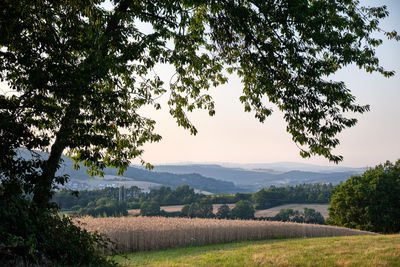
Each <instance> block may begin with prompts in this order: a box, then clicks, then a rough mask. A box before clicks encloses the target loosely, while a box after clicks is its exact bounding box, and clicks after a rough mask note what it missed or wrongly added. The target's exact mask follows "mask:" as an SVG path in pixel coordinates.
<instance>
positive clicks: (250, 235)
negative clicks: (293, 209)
mask: <svg viewBox="0 0 400 267" xmlns="http://www.w3.org/2000/svg"><path fill="white" fill-rule="evenodd" d="M77 221H79V223H80V224H81V225H82V227H84V228H85V229H87V230H88V231H91V232H94V231H97V232H99V233H102V234H104V235H106V236H108V237H109V238H110V239H111V240H113V241H114V242H115V243H116V244H117V251H119V252H124V253H129V252H134V251H143V250H159V249H166V248H173V247H184V246H189V245H199V244H214V243H221V242H231V241H242V240H256V239H268V238H296V237H327V236H344V235H374V233H370V232H365V231H358V230H351V229H347V228H342V227H333V226H322V225H311V224H297V223H283V222H269V221H254V220H216V219H189V218H164V217H121V218H111V217H108V218H92V217H84V218H80V219H77ZM77 221H76V223H78V222H77Z"/></svg>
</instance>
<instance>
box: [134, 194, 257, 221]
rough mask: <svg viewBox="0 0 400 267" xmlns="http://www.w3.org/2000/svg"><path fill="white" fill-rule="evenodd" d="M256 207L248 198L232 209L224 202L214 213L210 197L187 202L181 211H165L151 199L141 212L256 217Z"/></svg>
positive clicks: (203, 216) (175, 215)
mask: <svg viewBox="0 0 400 267" xmlns="http://www.w3.org/2000/svg"><path fill="white" fill-rule="evenodd" d="M254 213H255V209H254V206H253V203H251V202H250V201H248V200H240V201H239V202H237V203H236V204H235V207H234V208H232V209H230V208H229V206H228V205H226V204H223V205H221V206H220V207H219V209H218V211H217V213H216V214H214V213H213V205H212V203H211V201H210V199H209V198H202V199H200V200H199V201H196V202H193V203H190V204H186V205H184V206H183V207H182V210H181V211H180V212H165V211H163V210H160V205H159V204H158V203H157V202H155V201H153V200H151V201H145V202H143V203H142V205H141V206H140V214H141V215H143V216H174V217H189V218H218V219H254Z"/></svg>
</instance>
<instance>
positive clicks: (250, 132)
mask: <svg viewBox="0 0 400 267" xmlns="http://www.w3.org/2000/svg"><path fill="white" fill-rule="evenodd" d="M361 3H362V4H363V5H367V6H368V5H371V6H374V5H377V4H378V5H387V6H388V11H389V12H390V15H389V17H388V18H386V19H385V20H384V21H382V23H381V27H382V28H384V29H386V30H388V31H391V30H393V29H396V30H397V31H398V32H400V16H399V14H400V1H397V0H381V1H372V0H362V1H361ZM377 55H378V57H379V59H380V62H381V65H382V66H384V67H385V68H386V69H388V70H394V71H395V72H396V74H395V76H394V77H391V78H384V77H383V76H381V75H378V74H368V73H366V72H365V71H362V70H359V69H358V68H357V67H354V66H349V67H347V68H345V69H342V70H340V71H339V72H338V73H337V74H336V75H335V76H334V77H333V78H334V79H335V80H342V81H344V82H345V83H346V85H347V86H348V88H350V90H351V92H352V93H353V94H354V95H355V96H356V99H357V103H359V104H370V106H371V111H370V112H367V113H365V114H362V115H356V116H355V117H356V118H358V119H359V122H358V124H357V125H356V126H354V127H352V128H347V129H345V130H344V131H343V132H342V133H341V134H340V135H339V136H338V137H339V139H340V142H341V144H340V145H339V147H338V148H337V149H335V150H334V153H336V154H339V155H342V156H343V157H344V160H343V162H341V163H339V166H346V167H365V166H368V167H373V166H375V165H376V164H379V163H382V162H385V161H386V160H390V161H392V162H393V161H395V160H397V159H400V42H396V41H393V40H385V39H384V43H383V45H382V46H380V47H379V48H378V49H377ZM155 71H156V72H157V73H158V74H159V75H160V76H161V77H162V78H163V79H164V80H165V81H169V79H170V77H171V75H172V73H173V71H172V69H171V68H170V67H168V66H165V65H163V66H161V65H160V66H157V68H156V69H155ZM0 87H2V88H3V89H4V87H5V85H4V83H3V84H2V85H1V84H0ZM241 88H242V85H241V82H240V79H239V78H238V77H236V76H234V75H232V76H229V82H228V83H227V84H225V85H222V86H219V87H217V88H213V89H211V90H210V92H209V93H210V94H211V95H212V96H213V99H214V101H215V105H216V115H215V116H213V117H210V116H209V115H208V113H207V112H206V111H195V112H193V113H190V114H189V118H190V120H191V121H192V123H194V124H195V125H196V128H197V130H198V134H197V135H196V136H193V135H190V133H189V131H188V130H184V129H183V128H181V127H178V125H177V124H176V122H175V120H174V119H173V118H172V117H171V116H170V115H169V112H168V107H167V106H166V104H165V103H166V101H167V100H168V95H165V96H163V98H162V99H161V100H160V101H161V102H162V104H163V108H162V109H161V110H158V111H155V110H153V109H152V108H145V109H143V110H141V113H142V115H145V116H148V117H151V118H153V119H155V120H156V121H157V125H156V132H157V133H159V134H161V135H162V137H163V139H162V140H161V141H160V142H158V143H153V144H146V145H145V146H144V150H145V152H144V154H143V156H142V158H143V159H144V160H145V161H147V162H150V163H152V164H165V163H186V162H197V163H218V162H221V163H222V162H225V163H227V162H230V163H273V162H301V163H310V164H317V165H334V164H333V163H330V162H329V161H328V160H327V159H325V158H323V157H318V156H313V157H311V158H309V159H303V158H302V157H301V156H300V155H299V149H298V147H297V146H296V144H295V143H294V142H293V141H292V140H291V136H290V135H289V134H288V133H287V132H286V123H285V121H284V119H283V116H282V113H280V112H279V111H278V110H277V108H276V107H275V106H273V105H272V104H271V105H270V106H271V107H272V108H273V110H274V113H273V115H272V116H270V117H268V118H267V119H266V120H265V122H264V123H260V122H259V121H258V120H257V119H255V118H254V113H245V112H244V107H243V105H242V104H241V103H240V101H239V96H240V95H241ZM138 162H139V161H133V162H132V163H138Z"/></svg>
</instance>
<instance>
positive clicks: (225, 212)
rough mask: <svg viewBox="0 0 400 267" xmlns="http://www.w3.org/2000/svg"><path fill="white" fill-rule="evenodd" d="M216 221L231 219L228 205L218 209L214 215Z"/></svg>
mask: <svg viewBox="0 0 400 267" xmlns="http://www.w3.org/2000/svg"><path fill="white" fill-rule="evenodd" d="M216 217H217V218H218V219H228V218H230V217H231V210H230V208H229V206H228V205H226V204H223V205H221V206H220V207H219V208H218V212H217V214H216Z"/></svg>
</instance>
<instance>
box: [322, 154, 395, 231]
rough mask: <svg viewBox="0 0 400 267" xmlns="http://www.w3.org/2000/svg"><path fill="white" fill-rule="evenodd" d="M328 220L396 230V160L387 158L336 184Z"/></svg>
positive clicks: (366, 227)
mask: <svg viewBox="0 0 400 267" xmlns="http://www.w3.org/2000/svg"><path fill="white" fill-rule="evenodd" d="M328 210H329V218H328V220H327V223H328V224H332V225H339V226H345V227H350V228H357V229H362V230H367V231H374V232H382V233H397V232H399V231H400V160H398V161H397V162H396V163H395V164H392V163H391V162H389V161H387V162H386V163H385V164H381V165H377V166H376V167H375V168H373V169H369V170H367V171H366V172H364V173H363V174H362V175H361V176H352V177H350V178H349V179H348V180H347V181H346V182H345V183H342V184H340V185H338V186H337V187H336V188H335V190H334V194H333V196H332V199H331V202H330V206H329V208H328Z"/></svg>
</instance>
